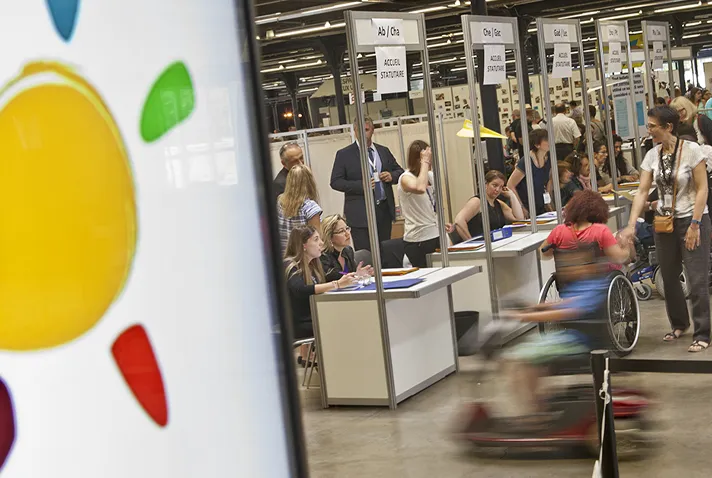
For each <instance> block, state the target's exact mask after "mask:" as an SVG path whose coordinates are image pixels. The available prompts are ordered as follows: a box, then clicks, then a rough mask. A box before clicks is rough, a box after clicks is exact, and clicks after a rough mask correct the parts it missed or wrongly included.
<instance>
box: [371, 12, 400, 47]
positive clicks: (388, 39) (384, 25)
mask: <svg viewBox="0 0 712 478" xmlns="http://www.w3.org/2000/svg"><path fill="white" fill-rule="evenodd" d="M371 25H372V26H373V38H374V42H373V43H374V44H375V45H405V29H404V28H403V19H401V18H374V19H372V20H371Z"/></svg>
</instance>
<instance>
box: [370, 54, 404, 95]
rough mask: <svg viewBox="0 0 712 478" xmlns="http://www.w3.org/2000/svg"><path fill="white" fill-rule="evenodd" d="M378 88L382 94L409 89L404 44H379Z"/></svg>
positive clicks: (377, 58)
mask: <svg viewBox="0 0 712 478" xmlns="http://www.w3.org/2000/svg"><path fill="white" fill-rule="evenodd" d="M375 52H376V81H377V85H376V89H377V90H378V92H379V93H380V94H386V93H401V92H404V91H408V78H407V75H406V66H405V47H404V46H377V47H376V48H375Z"/></svg>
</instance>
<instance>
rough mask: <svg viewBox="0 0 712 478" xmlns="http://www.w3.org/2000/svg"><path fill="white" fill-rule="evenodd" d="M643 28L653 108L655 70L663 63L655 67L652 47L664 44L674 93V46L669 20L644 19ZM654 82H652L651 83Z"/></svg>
mask: <svg viewBox="0 0 712 478" xmlns="http://www.w3.org/2000/svg"><path fill="white" fill-rule="evenodd" d="M640 24H641V27H642V29H643V52H644V53H645V73H646V76H647V83H648V90H649V91H650V86H652V87H653V91H652V92H650V94H648V106H649V107H650V108H651V109H652V108H654V107H655V95H654V94H653V93H655V92H656V91H657V86H656V85H655V76H656V75H655V72H656V70H660V71H661V73H660V74H661V75H662V69H663V64H662V62H660V68H655V65H653V60H655V58H651V57H650V47H651V46H652V47H653V48H654V47H655V43H657V42H660V43H662V44H664V48H665V53H667V55H663V61H667V64H668V71H667V76H668V81H667V84H668V87H669V88H670V95H671V96H672V95H673V94H674V86H673V85H674V82H673V78H672V47H671V45H670V24H669V23H668V22H650V21H647V20H643V21H642V22H640ZM657 54H658V52H655V51H654V52H653V57H655V56H656V55H657ZM651 82H652V84H651ZM638 161H640V162H643V158H639V159H638Z"/></svg>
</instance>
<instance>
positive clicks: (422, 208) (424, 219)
mask: <svg viewBox="0 0 712 478" xmlns="http://www.w3.org/2000/svg"><path fill="white" fill-rule="evenodd" d="M406 175H407V176H410V177H412V178H415V177H416V176H415V175H414V174H413V173H411V172H410V171H406V172H404V173H403V174H401V176H400V178H399V179H398V197H399V198H400V207H401V213H402V214H403V217H404V218H405V234H403V240H404V241H407V242H423V241H428V240H430V239H434V238H436V237H439V236H440V231H439V230H438V216H437V214H436V213H435V193H434V191H433V186H432V185H433V184H434V183H435V181H434V179H433V172H432V171H428V187H427V189H426V192H425V193H423V194H416V193H409V192H406V191H405V190H404V189H403V186H402V185H401V181H403V177H405V176H406Z"/></svg>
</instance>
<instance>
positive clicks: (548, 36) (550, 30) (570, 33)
mask: <svg viewBox="0 0 712 478" xmlns="http://www.w3.org/2000/svg"><path fill="white" fill-rule="evenodd" d="M577 41H578V37H577V35H576V29H575V28H573V27H572V26H571V25H567V24H565V23H563V24H557V25H545V26H544V42H546V43H575V42H577Z"/></svg>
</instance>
